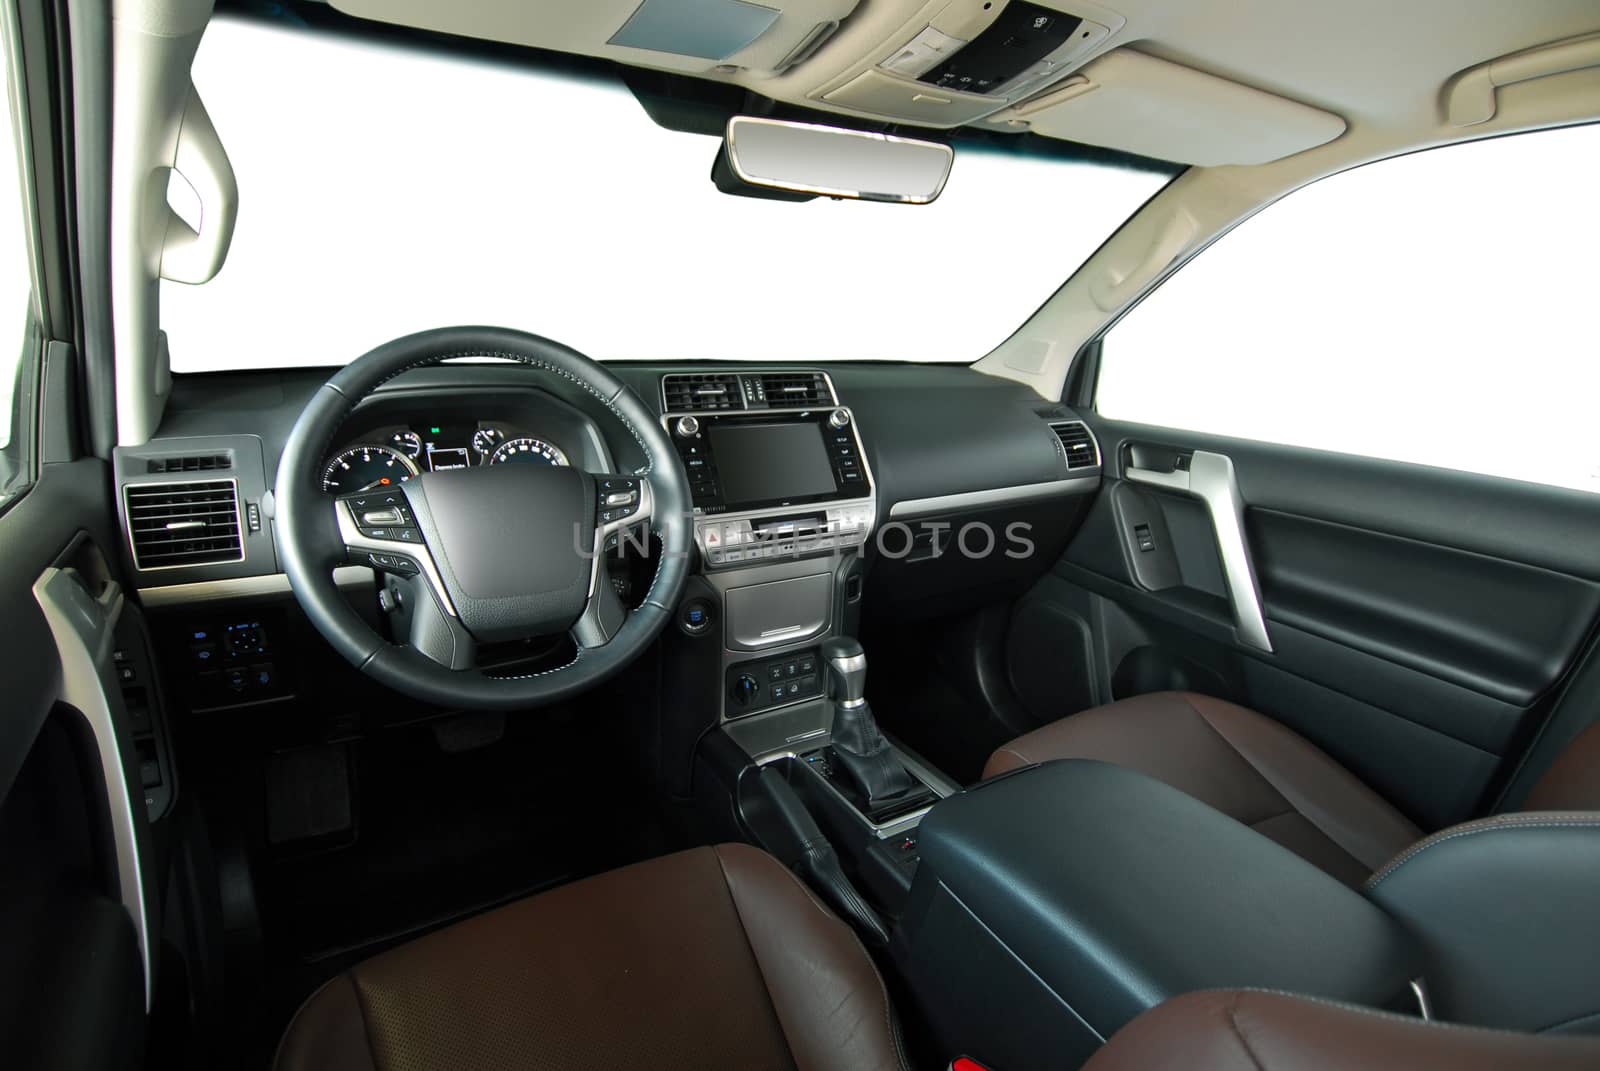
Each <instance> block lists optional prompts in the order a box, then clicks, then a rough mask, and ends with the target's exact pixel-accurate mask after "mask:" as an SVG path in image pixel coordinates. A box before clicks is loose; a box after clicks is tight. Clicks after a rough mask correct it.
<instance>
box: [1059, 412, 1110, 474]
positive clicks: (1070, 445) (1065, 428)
mask: <svg viewBox="0 0 1600 1071" xmlns="http://www.w3.org/2000/svg"><path fill="white" fill-rule="evenodd" d="M1050 430H1051V431H1053V432H1055V436H1056V439H1057V440H1058V441H1059V442H1060V444H1061V454H1062V457H1064V458H1065V459H1066V462H1067V471H1068V472H1071V471H1073V470H1074V469H1092V468H1096V467H1098V466H1099V464H1100V444H1099V443H1097V442H1095V439H1094V435H1093V433H1091V432H1090V431H1089V426H1088V425H1087V424H1085V423H1084V422H1083V421H1081V420H1062V421H1051V422H1050Z"/></svg>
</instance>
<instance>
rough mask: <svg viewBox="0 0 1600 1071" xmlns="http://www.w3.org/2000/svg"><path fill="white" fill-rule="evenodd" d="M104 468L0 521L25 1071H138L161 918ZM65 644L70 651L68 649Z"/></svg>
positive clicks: (2, 876) (12, 982)
mask: <svg viewBox="0 0 1600 1071" xmlns="http://www.w3.org/2000/svg"><path fill="white" fill-rule="evenodd" d="M110 486H111V476H110V470H109V468H108V467H107V466H106V465H105V464H104V463H103V462H100V461H97V460H86V461H79V462H73V463H70V464H56V465H45V466H43V467H42V470H41V473H40V477H39V480H38V482H37V483H36V484H35V485H34V487H33V488H32V489H31V490H30V491H29V492H28V493H27V494H26V495H25V496H24V497H23V498H22V499H20V500H19V501H18V502H16V503H15V504H14V505H13V506H12V507H11V508H10V509H9V510H7V511H6V512H5V513H4V514H3V515H0V546H3V547H4V548H5V551H6V553H5V554H4V555H0V600H3V601H0V605H3V606H4V607H5V611H6V621H7V625H8V626H9V627H8V628H7V635H6V643H7V652H6V657H5V659H4V660H3V661H0V694H3V695H4V696H5V697H6V701H5V704H4V714H5V716H4V717H3V718H0V919H4V920H5V929H6V931H7V940H6V941H5V947H6V948H8V949H10V950H13V951H14V952H15V953H16V954H15V955H8V956H6V957H0V960H3V962H0V993H3V994H5V999H4V1001H3V1002H0V1007H3V1013H0V1046H3V1047H4V1051H6V1052H7V1053H9V1054H12V1055H14V1056H16V1057H17V1058H18V1063H17V1066H29V1067H34V1066H38V1067H46V1066H48V1067H84V1068H102V1067H130V1068H131V1067H137V1066H139V1065H140V1064H141V1062H142V1060H143V1042H142V1033H143V1026H144V1021H145V1013H146V1010H147V1006H148V1005H147V999H148V996H147V994H149V992H150V984H149V983H150V977H151V966H152V959H151V957H150V956H149V955H147V952H148V951H149V950H151V949H153V947H154V946H155V945H156V944H157V938H156V935H155V932H154V929H153V923H154V920H156V919H158V918H159V905H158V904H157V903H156V899H155V889H156V883H155V882H154V881H153V880H152V875H153V873H154V870H155V866H154V857H153V854H152V852H151V845H150V828H149V823H148V820H147V818H146V808H145V800H144V798H143V793H142V792H139V791H138V785H139V783H140V779H139V772H138V763H137V761H136V758H135V756H136V754H137V752H136V750H135V749H134V746H133V740H132V736H131V734H130V733H129V732H128V726H127V724H126V719H125V714H124V713H123V710H122V704H121V696H120V690H119V688H118V686H117V678H116V675H115V670H114V667H113V660H112V648H113V643H112V640H111V629H112V628H113V626H114V623H115V620H116V617H117V616H118V615H117V610H118V608H119V606H120V604H121V600H122V595H121V594H120V589H119V588H118V587H117V585H116V584H115V581H114V580H113V578H112V576H111V572H110V570H111V568H113V567H112V566H110V565H108V564H107V559H106V558H105V557H104V556H103V555H101V554H99V552H98V550H97V548H98V547H100V546H113V545H115V544H114V543H112V542H111V540H112V538H113V534H112V529H111V526H110V520H111V518H112V516H113V513H112V510H111V503H110V498H109V489H110ZM63 644H66V645H67V646H66V647H65V648H64V647H63Z"/></svg>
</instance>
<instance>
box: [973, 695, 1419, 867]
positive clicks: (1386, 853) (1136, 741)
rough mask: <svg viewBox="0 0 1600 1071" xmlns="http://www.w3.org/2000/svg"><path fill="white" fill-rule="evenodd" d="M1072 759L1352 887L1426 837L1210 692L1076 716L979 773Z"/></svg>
mask: <svg viewBox="0 0 1600 1071" xmlns="http://www.w3.org/2000/svg"><path fill="white" fill-rule="evenodd" d="M1071 758H1080V759H1100V760H1102V761H1105V762H1114V763H1116V764H1117V765H1119V766H1126V767H1128V768H1130V769H1134V770H1138V771H1139V772H1140V773H1143V774H1147V775H1149V776H1151V777H1154V778H1157V779H1158V780H1161V781H1165V782H1166V783H1167V784H1169V785H1171V786H1173V787H1174V788H1177V789H1180V790H1182V791H1184V792H1187V793H1188V794H1189V795H1191V796H1194V797H1195V798H1196V799H1199V800H1201V801H1202V802H1204V803H1208V804H1210V805H1211V806H1213V807H1215V808H1217V809H1218V810H1219V811H1221V812H1223V813H1224V814H1226V815H1229V816H1230V817H1232V818H1235V819H1237V820H1239V821H1240V822H1243V823H1244V824H1245V825H1247V826H1250V827H1251V828H1252V829H1255V830H1256V831H1257V832H1259V833H1262V834H1263V835H1265V836H1267V837H1270V838H1272V839H1273V840H1275V841H1277V842H1278V843H1279V844H1281V845H1283V846H1284V847H1285V848H1288V849H1289V850H1290V851H1292V852H1294V853H1295V854H1297V855H1299V856H1300V857H1301V858H1303V859H1306V860H1307V861H1309V862H1311V863H1314V864H1315V865H1317V866H1319V867H1321V868H1322V869H1323V870H1325V871H1327V872H1328V873H1329V874H1332V875H1333V876H1334V877H1336V878H1338V879H1339V880H1341V881H1343V882H1345V883H1346V884H1349V885H1352V886H1354V885H1359V884H1361V883H1362V882H1363V881H1365V880H1366V878H1367V876H1368V875H1370V874H1371V873H1372V872H1373V871H1374V870H1376V869H1377V868H1378V867H1380V866H1382V865H1383V864H1384V863H1385V862H1387V861H1388V860H1389V859H1390V858H1391V857H1393V856H1394V855H1395V854H1396V853H1397V852H1399V851H1401V850H1402V849H1404V848H1406V847H1408V846H1409V845H1411V844H1412V843H1414V842H1415V841H1416V840H1417V839H1418V838H1420V837H1421V836H1422V833H1421V831H1420V830H1419V829H1417V827H1416V826H1414V825H1413V824H1412V823H1411V822H1409V821H1408V820H1407V819H1406V818H1405V817H1404V816H1403V815H1401V814H1400V812H1398V811H1396V810H1395V809H1394V808H1393V807H1391V806H1390V805H1389V804H1388V803H1386V802H1385V801H1384V800H1383V799H1382V798H1381V797H1379V796H1378V795H1377V794H1376V793H1375V792H1373V791H1372V790H1371V789H1370V788H1368V787H1367V786H1366V785H1364V784H1362V783H1361V782H1360V781H1359V780H1357V779H1356V777H1355V776H1354V775H1353V774H1351V773H1350V772H1349V771H1348V770H1346V769H1345V768H1344V767H1342V766H1340V765H1339V764H1338V763H1336V762H1334V761H1333V760H1332V759H1331V758H1329V757H1328V756H1327V755H1326V754H1324V753H1323V752H1322V751H1321V750H1320V749H1318V748H1317V747H1316V746H1314V745H1313V744H1311V743H1310V741H1308V740H1306V739H1305V738H1304V737H1302V736H1300V735H1298V734H1296V733H1294V732H1291V731H1290V730H1289V729H1287V728H1285V727H1284V726H1282V725H1280V724H1279V723H1277V722H1275V721H1273V720H1272V719H1270V718H1267V717H1264V716H1263V715H1261V714H1258V713H1256V712H1255V711H1253V710H1247V709H1246V708H1244V707H1241V706H1238V705H1236V704H1233V703H1228V702H1224V701H1223V700H1221V699H1214V698H1212V697H1210V696H1203V695H1196V694H1193V693H1190V692H1156V693H1153V694H1151V695H1141V696H1136V697H1134V698H1132V699H1124V700H1121V701H1120V702H1116V703H1110V704H1107V705H1106V706H1103V707H1096V708H1094V709H1093V710H1086V711H1084V712H1083V713H1081V714H1074V715H1073V716H1072V717H1070V718H1063V719H1062V720H1061V721H1058V722H1054V723H1052V724H1050V725H1046V726H1045V727H1044V728H1042V729H1037V730H1035V731H1034V732H1031V733H1028V734H1027V735H1025V736H1020V737H1018V738H1017V739H1015V740H1013V741H1011V742H1010V743H1009V744H1006V745H1005V746H1004V747H1002V748H1000V749H999V750H998V751H996V752H995V753H994V754H993V755H992V756H990V758H989V762H988V764H987V765H986V766H985V767H984V776H985V777H993V776H995V775H997V774H1001V773H1004V772H1006V771H1007V770H1012V769H1016V768H1018V767H1021V766H1028V765H1032V764H1034V763H1038V762H1044V761H1046V760H1048V759H1071Z"/></svg>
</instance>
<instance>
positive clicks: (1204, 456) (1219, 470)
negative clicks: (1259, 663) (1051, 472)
mask: <svg viewBox="0 0 1600 1071" xmlns="http://www.w3.org/2000/svg"><path fill="white" fill-rule="evenodd" d="M1122 474H1123V476H1125V477H1127V478H1128V479H1129V480H1132V481H1133V482H1134V483H1144V484H1149V485H1151V486H1152V487H1161V488H1165V489H1166V490H1169V491H1177V492H1179V493H1180V494H1185V495H1192V496H1193V497H1195V498H1198V499H1199V500H1200V501H1201V502H1203V503H1205V506H1206V511H1207V512H1208V513H1210V514H1211V527H1212V529H1213V530H1214V531H1215V532H1216V535H1217V550H1218V552H1219V553H1220V554H1221V557H1222V578H1223V582H1224V583H1226V584H1227V586H1228V602H1229V604H1230V605H1232V607H1233V627H1234V630H1235V631H1236V632H1237V633H1238V635H1239V640H1240V642H1241V643H1246V644H1249V645H1250V646H1251V647H1254V648H1256V649H1257V650H1261V651H1266V652H1268V653H1269V654H1270V653H1271V651H1272V639H1271V638H1270V637H1269V636H1268V635H1267V621H1266V618H1265V617H1264V616H1263V615H1262V613H1261V587H1260V585H1258V584H1257V583H1256V570H1255V566H1254V565H1253V564H1252V563H1251V561H1250V545H1249V544H1248V543H1246V542H1245V538H1244V498H1243V497H1242V496H1241V495H1240V494H1239V481H1238V480H1237V479H1236V478H1235V477H1234V474H1233V459H1232V458H1230V457H1228V455H1226V454H1214V453H1212V452H1210V451H1209V450H1196V451H1195V452H1194V455H1193V456H1192V457H1190V459H1189V468H1188V469H1187V470H1184V469H1174V470H1173V471H1171V472H1162V471H1160V470H1158V469H1141V468H1134V467H1131V466H1130V467H1128V468H1125V469H1123V470H1122Z"/></svg>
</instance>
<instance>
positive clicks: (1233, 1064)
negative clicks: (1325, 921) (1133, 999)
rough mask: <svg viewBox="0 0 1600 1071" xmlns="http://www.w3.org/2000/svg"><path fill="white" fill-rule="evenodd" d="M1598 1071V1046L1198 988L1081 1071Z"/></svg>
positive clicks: (1144, 1019)
mask: <svg viewBox="0 0 1600 1071" xmlns="http://www.w3.org/2000/svg"><path fill="white" fill-rule="evenodd" d="M1507 1067H1538V1068H1542V1069H1543V1071H1579V1069H1580V1068H1594V1067H1600V1041H1595V1040H1591V1039H1587V1038H1564V1037H1551V1036H1549V1035H1546V1034H1516V1033H1511V1032H1509V1031H1504V1030H1480V1029H1477V1028H1474V1027H1466V1026H1447V1025H1445V1024H1443V1023H1430V1022H1427V1021H1426V1020H1423V1019H1417V1018H1414V1017H1412V1016H1409V1015H1391V1014H1389V1013H1387V1012H1380V1011H1373V1010H1371V1009H1369V1008H1356V1007H1351V1006H1350V1005H1346V1004H1333V1003H1330V1002H1328V1001H1325V1000H1313V999H1310V998H1306V997H1294V996H1290V995H1289V994H1287V993H1266V992H1261V991H1259V990H1251V989H1245V990H1239V989H1235V990H1226V989H1211V990H1201V991H1200V992H1196V993H1186V994H1184V995H1183V996H1181V997H1174V998H1173V999H1172V1000H1169V1001H1167V1002H1166V1003H1164V1004H1161V1005H1158V1006H1157V1007H1155V1008H1153V1009H1151V1010H1150V1011H1147V1012H1145V1013H1144V1014H1143V1015H1141V1016H1140V1017H1139V1018H1137V1019H1135V1020H1134V1021H1133V1022H1131V1023H1129V1024H1128V1025H1127V1026H1125V1027H1123V1028H1122V1029H1121V1030H1119V1031H1118V1032H1117V1033H1116V1035H1115V1036H1114V1037H1112V1039H1111V1041H1110V1042H1109V1043H1108V1044H1107V1045H1106V1047H1105V1048H1103V1049H1101V1050H1100V1051H1099V1052H1098V1053H1096V1054H1095V1056H1094V1058H1093V1059H1091V1060H1090V1061H1089V1062H1088V1063H1087V1064H1085V1065H1084V1071H1190V1069H1192V1068H1205V1069H1206V1071H1378V1069H1382V1068H1394V1069H1396V1071H1400V1069H1404V1071H1477V1069H1480V1068H1482V1069H1489V1068H1507Z"/></svg>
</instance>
